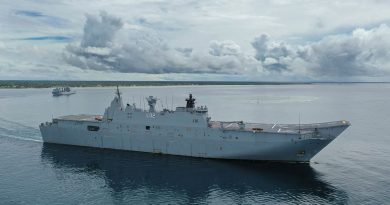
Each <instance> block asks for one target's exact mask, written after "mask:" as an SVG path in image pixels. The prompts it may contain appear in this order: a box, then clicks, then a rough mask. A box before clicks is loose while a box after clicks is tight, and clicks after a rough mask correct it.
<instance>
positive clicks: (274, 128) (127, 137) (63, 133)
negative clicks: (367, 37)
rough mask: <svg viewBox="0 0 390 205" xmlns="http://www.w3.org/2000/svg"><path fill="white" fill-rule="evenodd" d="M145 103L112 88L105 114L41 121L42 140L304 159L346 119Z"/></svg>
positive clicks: (183, 153)
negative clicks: (273, 116)
mask: <svg viewBox="0 0 390 205" xmlns="http://www.w3.org/2000/svg"><path fill="white" fill-rule="evenodd" d="M146 100H147V101H148V105H149V109H148V110H145V109H140V108H137V107H136V105H135V103H133V105H130V104H127V105H126V106H124V105H123V102H122V97H121V93H120V92H119V88H117V91H116V96H115V97H114V99H113V100H112V101H111V105H110V106H109V107H108V108H106V109H105V112H104V115H103V116H100V115H69V116H63V117H58V118H54V119H52V121H51V122H45V123H41V124H40V126H39V128H40V130H41V133H42V139H43V141H44V142H45V143H56V144H66V145H77V146H86V147H97V148H106V149H118V150H129V151H138V152H149V153H156V154H170V155H180V156H188V157H201V158H216V159H239V160H263V161H287V162H308V161H310V159H311V158H312V157H313V156H315V155H316V154H317V153H318V152H320V151H321V150H322V149H323V148H324V147H325V146H327V145H328V144H329V143H330V142H331V141H333V140H334V139H335V138H336V137H337V136H338V135H340V133H341V132H343V131H344V130H345V129H346V128H347V127H348V126H350V123H349V122H348V121H345V120H342V121H335V122H327V123H314V124H305V125H301V124H299V125H295V124H262V123H244V122H243V121H233V122H223V121H211V118H210V117H209V116H208V109H207V106H200V107H195V98H193V97H192V95H191V94H190V95H189V98H187V99H186V101H187V104H186V107H176V110H168V109H164V110H162V111H156V109H155V105H156V102H157V98H155V97H153V96H149V97H148V98H146Z"/></svg>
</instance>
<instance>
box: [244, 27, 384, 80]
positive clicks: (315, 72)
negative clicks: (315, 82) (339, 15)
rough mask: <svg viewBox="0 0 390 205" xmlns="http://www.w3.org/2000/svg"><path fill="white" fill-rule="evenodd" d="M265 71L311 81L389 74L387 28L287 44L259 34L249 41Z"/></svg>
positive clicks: (355, 31) (362, 30)
mask: <svg viewBox="0 0 390 205" xmlns="http://www.w3.org/2000/svg"><path fill="white" fill-rule="evenodd" d="M252 46H253V48H254V49H255V50H256V55H255V57H256V59H257V60H259V61H261V62H262V65H263V67H264V68H265V69H268V70H270V71H277V72H294V73H299V74H301V75H308V76H312V77H314V78H321V77H324V76H325V77H327V76H328V77H334V76H375V75H380V74H385V73H387V74H389V72H390V64H389V63H388V59H389V58H390V28H389V27H388V26H387V25H385V24H383V25H381V26H378V27H376V28H372V29H369V30H366V29H362V28H359V29H355V30H354V31H353V32H352V33H351V34H342V35H331V36H326V37H324V38H323V39H322V40H320V41H317V42H311V43H307V44H304V45H290V44H287V43H284V42H276V41H271V40H270V38H269V36H267V35H265V34H263V35H260V36H259V37H257V38H255V39H254V41H253V42H252Z"/></svg>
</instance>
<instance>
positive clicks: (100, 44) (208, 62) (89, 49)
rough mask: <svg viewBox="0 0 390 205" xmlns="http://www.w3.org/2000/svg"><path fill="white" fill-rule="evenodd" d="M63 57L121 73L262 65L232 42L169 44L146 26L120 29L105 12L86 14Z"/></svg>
mask: <svg viewBox="0 0 390 205" xmlns="http://www.w3.org/2000/svg"><path fill="white" fill-rule="evenodd" d="M64 58H65V60H66V61H67V62H68V63H69V64H71V65H73V66H77V67H80V68H84V69H92V70H105V71H114V72H125V73H155V74H159V73H221V74H237V73H244V72H247V71H250V70H252V71H254V70H255V71H256V72H258V71H259V70H261V69H262V67H261V64H260V63H258V62H257V61H256V60H255V59H254V58H253V57H250V56H246V55H245V54H243V53H242V52H241V49H240V46H238V45H237V44H235V43H234V42H231V41H224V42H217V41H213V42H211V43H210V49H209V52H208V53H206V52H204V53H202V52H194V51H193V49H192V48H172V47H170V46H169V45H168V44H167V43H166V41H165V40H164V39H162V38H160V37H159V36H157V35H156V34H154V33H153V32H150V31H148V30H142V29H124V28H123V22H122V21H121V20H120V19H118V18H116V17H114V16H111V15H108V14H107V13H105V12H102V13H100V15H99V16H92V15H87V20H86V23H85V26H84V33H83V37H82V41H81V42H80V43H79V44H78V43H76V44H74V43H73V44H70V45H68V46H67V48H66V52H65V53H64Z"/></svg>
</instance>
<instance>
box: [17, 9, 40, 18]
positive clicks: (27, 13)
mask: <svg viewBox="0 0 390 205" xmlns="http://www.w3.org/2000/svg"><path fill="white" fill-rule="evenodd" d="M15 14H16V15H20V16H30V17H43V16H45V15H43V14H42V13H41V12H38V11H27V10H18V11H16V12H15Z"/></svg>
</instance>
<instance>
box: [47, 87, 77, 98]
mask: <svg viewBox="0 0 390 205" xmlns="http://www.w3.org/2000/svg"><path fill="white" fill-rule="evenodd" d="M51 93H52V94H53V96H61V95H72V94H75V93H76V91H74V90H71V89H70V87H58V88H54V89H53V91H52V92H51Z"/></svg>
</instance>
